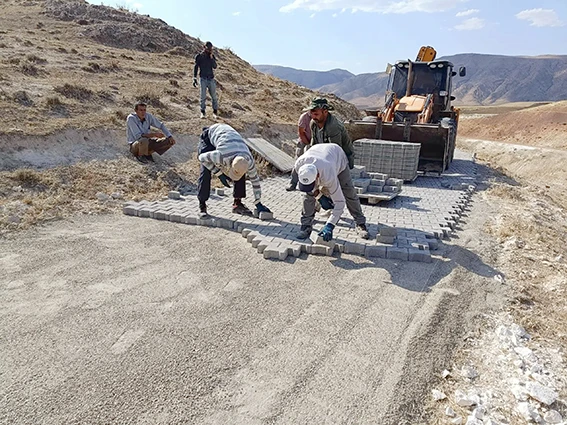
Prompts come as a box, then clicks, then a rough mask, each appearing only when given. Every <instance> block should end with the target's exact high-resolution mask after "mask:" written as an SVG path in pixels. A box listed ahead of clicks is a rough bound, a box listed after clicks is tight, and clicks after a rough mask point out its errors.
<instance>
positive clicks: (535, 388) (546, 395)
mask: <svg viewBox="0 0 567 425" xmlns="http://www.w3.org/2000/svg"><path fill="white" fill-rule="evenodd" d="M526 391H527V392H528V394H529V395H530V397H531V398H533V399H535V400H537V401H539V402H540V403H543V404H546V405H548V406H549V405H550V404H553V403H555V401H556V400H557V397H559V394H557V392H555V391H554V390H553V389H552V388H549V387H545V386H543V385H541V384H538V383H537V382H528V383H527V384H526Z"/></svg>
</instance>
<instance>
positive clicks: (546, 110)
mask: <svg viewBox="0 0 567 425" xmlns="http://www.w3.org/2000/svg"><path fill="white" fill-rule="evenodd" d="M479 112H480V111H479ZM459 136H462V137H470V138H476V139H487V140H495V141H499V142H506V143H516V144H521V145H527V146H538V147H543V148H552V149H567V137H566V136H567V101H562V102H554V103H550V104H547V105H542V106H536V107H533V108H527V109H523V110H519V111H513V112H508V113H502V114H497V115H491V116H484V117H483V116H481V117H478V118H472V119H471V118H467V116H466V115H465V116H463V120H461V121H460V122H459Z"/></svg>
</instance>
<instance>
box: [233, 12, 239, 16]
mask: <svg viewBox="0 0 567 425" xmlns="http://www.w3.org/2000/svg"><path fill="white" fill-rule="evenodd" d="M232 16H240V12H234V13H233V14H232Z"/></svg>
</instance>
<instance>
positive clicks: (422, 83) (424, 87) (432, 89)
mask: <svg viewBox="0 0 567 425" xmlns="http://www.w3.org/2000/svg"><path fill="white" fill-rule="evenodd" d="M413 75H414V77H413V86H412V94H419V95H422V96H426V95H428V94H431V93H435V94H439V92H440V91H441V90H445V89H446V87H445V83H446V76H447V70H446V68H430V67H429V66H415V67H414V69H413Z"/></svg>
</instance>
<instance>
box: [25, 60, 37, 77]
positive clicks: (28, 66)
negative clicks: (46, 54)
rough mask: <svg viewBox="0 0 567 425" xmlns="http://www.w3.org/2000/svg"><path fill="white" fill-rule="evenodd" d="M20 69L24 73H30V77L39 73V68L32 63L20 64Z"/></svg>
mask: <svg viewBox="0 0 567 425" xmlns="http://www.w3.org/2000/svg"><path fill="white" fill-rule="evenodd" d="M20 71H21V72H22V74H24V75H29V76H30V77H35V76H37V75H39V68H38V67H37V66H35V65H33V64H31V63H23V64H22V65H21V66H20Z"/></svg>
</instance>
